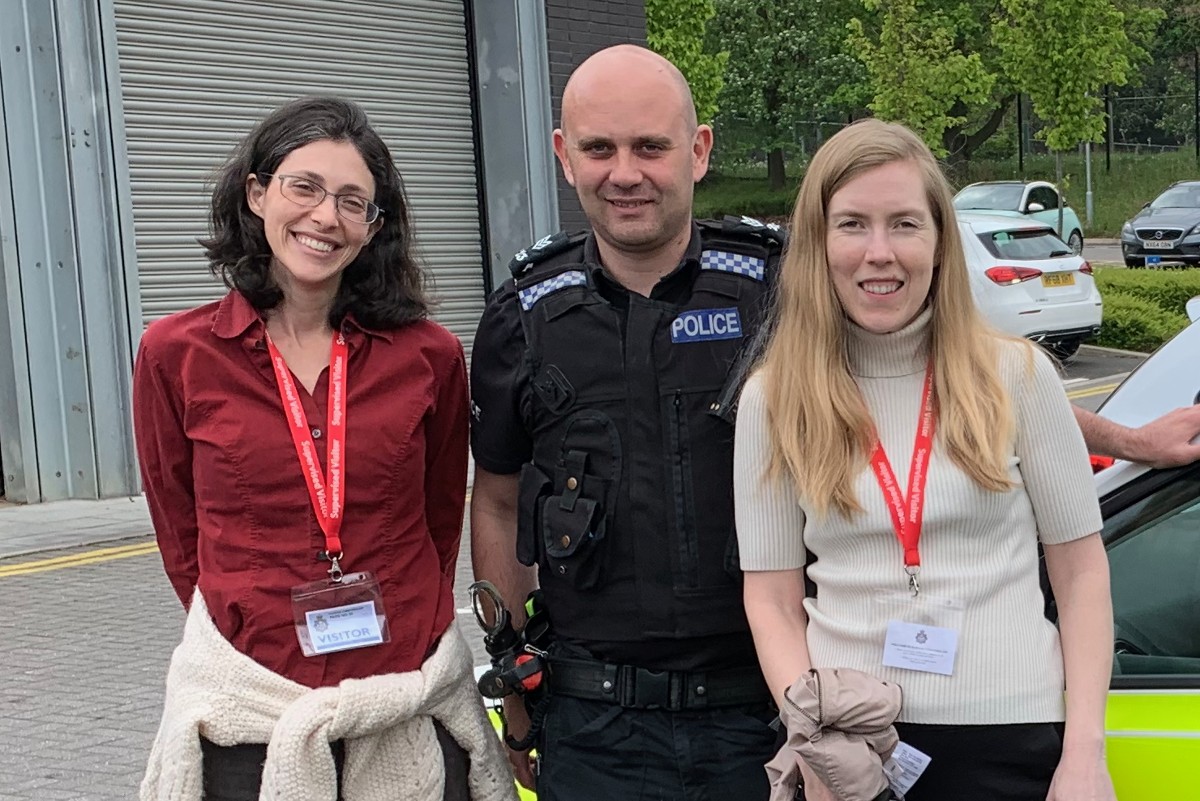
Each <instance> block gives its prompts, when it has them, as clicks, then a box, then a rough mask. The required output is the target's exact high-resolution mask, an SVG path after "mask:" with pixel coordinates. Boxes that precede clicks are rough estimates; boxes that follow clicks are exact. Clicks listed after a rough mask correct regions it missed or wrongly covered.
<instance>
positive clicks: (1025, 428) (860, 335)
mask: <svg viewBox="0 0 1200 801" xmlns="http://www.w3.org/2000/svg"><path fill="white" fill-rule="evenodd" d="M931 316H932V315H931V312H930V311H929V310H926V311H924V312H923V313H922V314H921V315H920V316H919V317H917V319H916V320H914V321H913V322H912V323H910V324H909V325H908V326H907V327H905V328H903V329H901V330H900V331H896V332H894V333H891V334H884V335H878V334H871V333H869V332H867V331H864V330H863V329H861V328H859V327H857V326H854V325H850V334H849V348H848V350H849V354H848V355H849V360H850V366H851V371H852V373H853V375H854V379H855V381H856V383H857V384H858V386H859V389H860V391H861V392H862V394H863V398H864V399H865V401H866V404H867V408H868V409H869V410H870V412H871V416H872V418H873V419H874V421H875V425H876V427H877V428H878V431H879V436H880V439H881V441H882V443H883V447H884V450H885V452H886V453H887V455H888V460H889V462H890V463H891V466H892V470H893V471H894V472H895V474H896V479H897V481H898V483H899V486H900V487H901V488H902V489H903V488H906V487H907V486H908V472H909V465H910V461H911V456H912V448H913V439H914V437H915V436H916V429H917V420H918V416H919V413H920V408H921V389H922V383H923V379H924V373H925V365H926V362H927V358H928V342H929V321H930V318H931ZM999 368H1000V377H1001V381H1002V383H1003V384H1004V386H1005V387H1006V388H1007V390H1008V392H1009V394H1010V396H1011V398H1012V401H1013V411H1014V413H1015V417H1016V437H1015V442H1014V443H1013V449H1012V452H1011V454H1010V456H1009V477H1010V478H1011V479H1012V480H1013V482H1014V485H1015V486H1014V488H1013V489H1012V490H1010V491H1008V492H990V491H987V490H984V489H982V488H980V487H979V486H978V485H977V484H975V483H974V482H973V481H972V480H971V479H970V478H969V477H968V476H967V475H966V474H965V473H963V472H962V471H961V470H960V469H959V468H958V467H957V466H956V465H955V464H954V463H953V462H952V461H951V460H950V458H949V457H948V456H947V455H946V453H945V451H944V450H942V443H941V441H940V438H937V439H936V440H935V443H934V449H933V454H932V457H931V459H930V466H929V474H928V480H927V487H926V494H925V510H924V524H923V526H922V532H921V540H920V554H921V574H920V582H921V593H922V595H926V594H928V595H931V596H938V597H942V598H950V599H953V600H956V601H959V602H961V603H962V604H964V606H965V614H964V616H963V624H962V628H961V630H960V632H959V641H958V653H957V657H956V660H955V667H954V673H953V675H951V676H943V675H939V674H934V673H925V672H919V671H914V670H905V669H899V668H893V667H885V666H884V665H883V664H882V660H883V645H884V634H885V631H886V629H887V625H888V620H889V619H891V618H895V617H897V616H898V615H897V614H896V611H897V610H896V608H894V607H893V608H889V605H888V604H885V603H882V602H881V601H880V600H879V599H880V597H881V596H882V595H883V594H885V593H893V594H894V593H896V592H897V591H901V592H902V591H904V590H905V587H906V584H905V574H904V571H903V561H902V553H901V548H900V544H899V542H898V541H897V539H896V533H895V530H894V528H893V527H892V522H891V518H890V516H889V514H888V508H887V506H886V504H885V502H884V499H883V494H882V492H881V490H880V488H879V484H878V482H877V481H876V479H875V475H874V473H873V472H872V471H871V469H870V467H869V465H865V466H864V468H863V471H862V473H861V474H860V475H859V476H858V478H857V480H856V481H855V484H854V489H855V492H856V493H857V496H858V500H859V503H861V504H862V505H863V507H864V509H865V511H864V512H863V513H862V514H861V515H858V516H856V517H854V518H853V519H847V518H845V517H843V516H841V515H838V514H837V513H836V512H830V513H829V514H828V515H826V516H825V517H824V518H817V517H814V516H813V515H811V514H810V511H811V507H810V505H809V504H808V503H807V502H806V501H805V500H804V499H802V498H798V497H797V494H796V491H795V488H794V485H793V484H792V483H791V482H790V481H788V480H786V479H785V480H782V481H775V482H771V481H768V480H767V478H766V475H765V469H766V465H767V461H768V456H769V433H768V429H767V409H766V401H765V397H764V395H763V387H762V381H761V377H759V376H753V377H751V379H750V380H749V381H748V382H747V384H746V387H745V390H744V391H743V393H742V397H741V400H740V402H739V405H738V418H737V432H736V438H735V442H736V444H735V450H734V498H735V503H736V515H737V532H738V543H739V546H740V552H741V564H742V569H743V570H745V571H747V572H750V571H762V570H794V569H797V568H803V567H804V565H805V550H806V549H807V550H809V551H811V552H812V553H813V555H814V556H815V557H816V562H814V563H813V564H812V565H811V566H809V568H808V575H809V578H811V579H812V580H813V581H814V582H815V583H816V585H817V597H815V598H808V599H806V600H805V602H804V606H805V610H806V612H807V613H808V621H809V622H808V631H807V640H808V649H809V653H810V655H811V657H812V663H813V666H814V667H850V668H855V669H858V670H862V671H865V672H867V673H871V674H873V675H875V676H877V677H879V678H881V679H884V680H886V681H892V682H896V683H897V684H899V685H900V686H901V687H902V688H903V689H904V704H903V709H902V711H901V713H900V720H902V721H905V722H908V723H941V724H1002V723H1033V722H1043V721H1061V720H1063V719H1064V715H1065V706H1064V700H1063V662H1062V652H1061V650H1060V646H1059V639H1058V632H1057V630H1056V629H1055V627H1054V626H1053V625H1052V624H1051V623H1049V622H1048V621H1047V620H1046V618H1045V616H1044V615H1043V597H1042V592H1041V589H1040V585H1039V582H1038V553H1037V543H1038V539H1039V538H1040V539H1041V541H1042V542H1044V543H1047V544H1055V543H1063V542H1068V541H1070V540H1073V539H1077V538H1080V537H1084V536H1086V535H1088V534H1091V533H1093V532H1096V531H1099V530H1100V527H1101V518H1100V509H1099V505H1098V503H1097V500H1096V493H1095V489H1094V487H1093V483H1092V477H1091V470H1090V467H1089V464H1088V459H1087V450H1086V448H1085V446H1084V443H1083V437H1082V435H1081V434H1080V431H1079V428H1078V426H1077V425H1076V423H1075V418H1074V416H1073V415H1072V413H1071V409H1070V404H1069V403H1068V402H1067V399H1066V395H1065V393H1064V392H1063V388H1062V383H1061V381H1060V380H1059V377H1058V375H1057V373H1056V371H1055V368H1054V366H1053V365H1052V364H1051V362H1050V360H1049V358H1048V357H1047V356H1046V355H1045V354H1043V353H1042V352H1041V351H1036V352H1035V354H1034V359H1033V364H1032V366H1030V364H1029V361H1028V359H1027V358H1026V356H1025V352H1024V348H1023V347H1022V346H1021V345H1020V344H1019V343H1004V344H1002V346H1001V347H1000V364H999Z"/></svg>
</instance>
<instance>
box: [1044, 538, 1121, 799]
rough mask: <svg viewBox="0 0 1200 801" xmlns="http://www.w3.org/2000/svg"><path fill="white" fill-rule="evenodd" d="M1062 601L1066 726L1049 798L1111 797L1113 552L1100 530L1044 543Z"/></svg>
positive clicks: (1059, 601) (1053, 582)
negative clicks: (1107, 753)
mask: <svg viewBox="0 0 1200 801" xmlns="http://www.w3.org/2000/svg"><path fill="white" fill-rule="evenodd" d="M1045 552H1046V570H1047V572H1048V573H1049V575H1050V587H1051V589H1052V590H1053V591H1054V598H1055V600H1056V601H1057V604H1058V612H1059V631H1060V635H1061V639H1062V652H1063V668H1064V671H1065V673H1066V682H1067V726H1066V733H1065V735H1064V737H1063V753H1062V758H1061V760H1060V762H1059V766H1058V770H1057V771H1056V772H1055V775H1054V783H1053V785H1052V786H1051V790H1050V799H1052V800H1055V799H1064V800H1065V799H1076V798H1080V799H1112V798H1114V796H1113V790H1112V783H1111V781H1110V780H1109V777H1108V770H1107V768H1106V766H1105V763H1104V708H1105V702H1106V700H1107V696H1108V684H1109V680H1110V678H1111V674H1112V655H1113V624H1112V597H1111V595H1110V592H1109V579H1108V556H1107V555H1106V554H1105V552H1104V544H1103V543H1102V542H1101V541H1100V535H1099V534H1091V535H1089V536H1087V537H1082V538H1080V539H1077V540H1071V541H1070V542H1064V543H1062V544H1060V545H1049V544H1047V545H1046V546H1045Z"/></svg>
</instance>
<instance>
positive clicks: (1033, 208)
mask: <svg viewBox="0 0 1200 801" xmlns="http://www.w3.org/2000/svg"><path fill="white" fill-rule="evenodd" d="M1045 210H1046V207H1045V206H1043V205H1042V204H1041V203H1030V204H1029V205H1028V206H1026V207H1025V213H1026V214H1033V213H1034V212H1037V211H1045Z"/></svg>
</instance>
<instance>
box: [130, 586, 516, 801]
mask: <svg viewBox="0 0 1200 801" xmlns="http://www.w3.org/2000/svg"><path fill="white" fill-rule="evenodd" d="M435 719H436V720H437V721H439V722H440V723H441V724H442V725H443V726H445V728H446V730H447V731H449V733H450V735H451V736H452V737H453V738H454V739H455V741H456V742H458V744H459V745H461V746H462V747H463V748H464V749H465V750H466V751H467V753H468V755H469V756H470V760H471V767H470V775H469V784H470V792H471V798H472V799H479V801H493V800H494V801H501V800H503V801H511V800H513V799H515V798H516V791H515V788H514V785H513V779H512V774H511V772H510V771H509V768H508V765H507V761H506V760H505V758H504V756H503V753H502V751H501V745H500V741H499V738H498V737H497V736H496V734H495V732H494V731H493V730H492V727H491V725H490V724H489V723H488V720H487V715H486V713H485V710H484V708H483V704H482V702H481V701H480V698H479V695H478V693H477V692H476V690H475V685H474V683H473V681H472V672H471V655H470V651H469V650H468V648H467V644H466V642H465V640H464V639H463V636H462V633H461V632H460V631H459V629H458V626H457V624H454V625H452V626H451V627H450V628H449V629H448V630H447V631H446V633H445V634H444V635H443V636H442V638H441V641H440V643H439V644H438V647H437V650H436V651H435V652H434V653H433V655H432V656H430V657H429V659H427V660H426V661H425V664H423V665H422V666H421V668H420V669H419V670H414V671H411V672H408V673H390V674H385V675H381V676H371V677H368V678H365V679H348V680H345V681H343V682H341V683H340V684H338V685H337V686H335V687H322V688H318V689H315V690H314V689H310V688H308V687H305V686H303V685H300V684H297V683H296V682H293V681H291V680H290V679H287V678H285V677H283V676H280V675H278V674H276V673H273V672H272V671H270V670H267V669H266V668H265V667H263V666H262V665H260V664H258V663H257V662H255V661H254V660H252V659H251V658H250V657H248V656H246V655H245V654H242V653H241V652H239V651H237V650H236V649H235V648H234V647H233V646H232V645H230V644H229V642H228V641H227V640H226V639H225V638H224V637H222V636H221V634H220V632H218V631H217V629H216V627H215V626H214V625H213V623H212V620H211V618H210V617H209V615H208V609H207V607H206V606H205V604H204V598H203V597H202V596H201V595H200V593H199V591H197V592H196V594H195V596H194V598H193V600H192V607H191V612H190V613H189V614H188V618H187V623H186V625H185V626H184V635H183V641H182V642H181V643H180V644H179V646H178V647H177V648H176V649H175V653H174V655H173V656H172V658H171V666H170V669H169V671H168V673H167V692H166V704H165V708H164V710H163V718H162V723H161V725H160V726H159V730H158V736H157V737H156V738H155V741H154V746H153V748H152V749H151V752H150V761H149V765H148V767H147V771H146V777H145V779H144V780H143V781H142V786H141V801H200V799H201V797H202V795H203V786H202V784H203V782H202V770H201V753H200V735H203V736H204V737H205V738H207V739H208V740H210V741H212V742H214V743H216V744H217V745H223V746H228V745H235V744H238V743H268V747H267V761H266V765H265V766H264V769H263V782H262V789H261V792H260V795H259V798H260V799H261V801H335V799H336V797H337V775H336V770H335V766H334V762H333V756H332V754H331V753H330V750H329V747H328V743H329V742H330V741H332V740H338V739H341V740H345V742H346V757H345V764H344V766H343V773H342V782H343V786H342V794H343V797H344V798H345V801H401V800H403V801H440V799H441V798H442V794H443V787H444V784H445V768H444V765H443V762H442V751H441V747H440V746H439V744H438V740H437V734H436V732H435V730H434V726H433V721H434V720H435Z"/></svg>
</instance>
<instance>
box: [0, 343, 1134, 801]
mask: <svg viewBox="0 0 1200 801" xmlns="http://www.w3.org/2000/svg"><path fill="white" fill-rule="evenodd" d="M1076 360H1077V362H1078V363H1077V364H1075V365H1074V366H1073V367H1069V368H1068V373H1067V378H1066V383H1067V389H1068V392H1069V393H1070V394H1072V395H1073V396H1074V398H1075V399H1076V401H1077V402H1079V403H1082V404H1087V405H1089V406H1092V407H1094V405H1095V403H1098V402H1099V400H1100V399H1101V398H1102V397H1103V396H1104V395H1105V394H1107V392H1109V391H1111V386H1112V385H1113V384H1114V383H1115V380H1116V379H1117V378H1119V376H1114V375H1113V374H1112V372H1109V371H1110V370H1112V367H1113V365H1120V364H1122V363H1123V362H1122V357H1121V356H1120V354H1116V355H1113V354H1105V353H1091V354H1089V353H1088V352H1087V351H1081V354H1080V356H1078V357H1076ZM1124 363H1126V364H1128V362H1124ZM1072 371H1073V373H1072ZM469 538H470V533H469V531H467V532H464V536H463V547H462V549H461V551H460V553H459V560H458V569H457V576H456V592H455V601H456V607H457V609H458V611H459V621H460V622H461V623H462V624H463V626H464V631H465V632H466V633H467V634H468V640H469V641H470V642H471V647H472V651H473V653H474V654H475V661H476V664H480V665H481V664H484V663H485V662H486V661H487V657H486V654H485V653H484V651H483V647H482V642H481V637H480V635H479V633H478V627H477V626H476V625H475V623H474V619H473V617H472V615H471V613H470V610H469V606H468V602H467V598H466V587H467V585H469V584H470V582H471V580H472V576H471V568H470V561H469V557H468V553H469V545H468V542H469ZM182 625H183V611H182V609H181V608H180V606H179V603H178V601H177V600H176V598H175V595H174V593H173V592H172V591H171V589H170V587H169V585H168V584H167V581H166V578H165V577H164V575H163V572H162V564H161V562H160V560H159V557H158V552H157V550H156V549H155V547H154V542H153V537H152V534H151V526H150V521H149V516H148V514H147V512H146V506H145V501H144V499H142V498H120V499H115V500H108V501H64V502H59V503H52V504H41V505H35V506H27V507H21V506H12V505H7V506H5V505H2V504H0V754H3V755H4V757H5V758H3V759H0V801H129V799H133V798H135V797H136V794H137V786H138V782H139V781H140V780H141V776H142V772H143V770H144V767H145V761H146V756H147V754H148V753H149V749H150V744H151V742H152V741H153V739H154V734H155V731H156V730H157V728H158V720H159V714H160V712H161V706H162V694H163V681H164V678H165V676H166V669H167V663H168V661H169V660H170V657H171V651H172V649H173V648H174V647H175V645H176V643H177V642H178V640H179V637H180V634H181V629H182Z"/></svg>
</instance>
